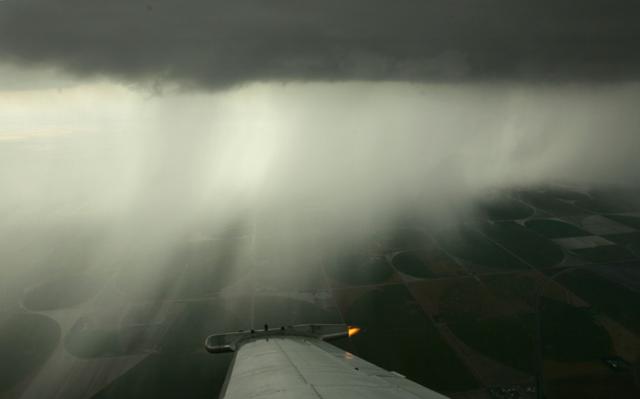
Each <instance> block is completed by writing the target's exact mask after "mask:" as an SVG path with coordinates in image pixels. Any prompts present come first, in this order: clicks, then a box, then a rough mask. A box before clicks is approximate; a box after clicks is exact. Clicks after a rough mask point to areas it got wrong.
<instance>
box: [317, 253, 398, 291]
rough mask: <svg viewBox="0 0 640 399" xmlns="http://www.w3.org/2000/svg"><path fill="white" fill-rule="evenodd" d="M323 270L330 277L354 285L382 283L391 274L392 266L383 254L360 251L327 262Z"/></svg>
mask: <svg viewBox="0 0 640 399" xmlns="http://www.w3.org/2000/svg"><path fill="white" fill-rule="evenodd" d="M325 270H326V271H327V274H328V276H329V277H330V278H332V279H334V280H336V281H339V282H341V283H344V284H347V285H354V286H355V285H369V284H377V283H384V282H385V281H387V280H389V279H390V278H391V276H392V275H393V268H392V267H391V265H389V263H388V262H387V259H386V258H385V257H384V256H369V255H366V254H360V253H356V254H350V255H346V256H343V257H340V258H338V259H336V260H335V261H333V262H329V264H328V265H327V266H326V268H325Z"/></svg>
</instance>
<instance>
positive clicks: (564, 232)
mask: <svg viewBox="0 0 640 399" xmlns="http://www.w3.org/2000/svg"><path fill="white" fill-rule="evenodd" d="M525 226H526V227H527V228H528V229H529V230H532V231H534V232H536V233H538V234H540V235H542V236H544V237H547V238H566V237H582V236H588V235H591V234H590V233H587V232H586V231H584V230H582V229H580V228H578V227H576V226H574V225H572V224H569V223H564V222H561V221H558V220H546V219H537V220H529V221H527V222H526V223H525Z"/></svg>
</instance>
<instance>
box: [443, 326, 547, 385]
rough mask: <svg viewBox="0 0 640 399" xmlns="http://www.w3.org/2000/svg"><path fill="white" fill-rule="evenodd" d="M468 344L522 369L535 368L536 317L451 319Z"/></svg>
mask: <svg viewBox="0 0 640 399" xmlns="http://www.w3.org/2000/svg"><path fill="white" fill-rule="evenodd" d="M448 325H449V328H451V330H452V331H453V333H454V334H455V335H456V336H457V337H458V338H459V339H460V340H462V341H463V342H464V343H465V344H467V345H468V346H469V347H471V348H473V349H475V350H477V351H478V352H480V353H482V354H484V355H486V356H488V357H490V358H492V359H495V360H497V361H499V362H500V363H503V364H505V365H507V366H510V367H513V368H515V369H518V370H520V371H523V372H533V371H534V370H535V363H534V361H535V359H536V357H535V339H534V338H535V335H534V334H535V331H536V330H535V317H534V316H533V315H532V314H525V315H518V316H511V317H500V318H489V319H474V318H469V319H467V320H464V321H463V320H459V321H457V322H455V323H449V324H448Z"/></svg>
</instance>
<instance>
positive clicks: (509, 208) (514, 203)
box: [479, 197, 534, 220]
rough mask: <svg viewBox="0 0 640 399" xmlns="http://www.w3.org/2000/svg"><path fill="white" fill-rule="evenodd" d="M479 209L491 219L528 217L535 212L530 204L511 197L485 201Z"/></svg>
mask: <svg viewBox="0 0 640 399" xmlns="http://www.w3.org/2000/svg"><path fill="white" fill-rule="evenodd" d="M479 209H480V212H481V214H483V215H485V216H486V217H487V218H489V219H491V220H517V219H526V218H528V217H529V216H531V215H533V213H534V210H533V208H531V207H530V206H528V205H526V204H523V203H522V202H520V201H518V200H515V199H513V198H509V197H499V198H495V199H493V200H489V201H484V202H482V203H481V204H480V205H479Z"/></svg>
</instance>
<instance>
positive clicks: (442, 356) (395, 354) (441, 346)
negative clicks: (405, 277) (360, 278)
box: [345, 285, 478, 390]
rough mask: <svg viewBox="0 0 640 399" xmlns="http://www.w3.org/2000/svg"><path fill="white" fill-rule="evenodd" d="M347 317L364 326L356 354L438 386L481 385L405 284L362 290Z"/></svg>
mask: <svg viewBox="0 0 640 399" xmlns="http://www.w3.org/2000/svg"><path fill="white" fill-rule="evenodd" d="M345 317H346V319H347V320H346V321H347V322H349V323H352V324H354V325H358V326H362V327H363V328H364V331H363V332H362V333H360V334H358V335H356V336H355V337H354V338H353V340H352V341H353V342H352V344H353V347H354V348H355V349H354V350H355V353H356V354H357V355H358V356H362V357H363V358H364V359H366V360H369V361H371V362H373V363H375V364H377V365H379V366H381V367H383V368H386V369H388V370H395V371H397V372H399V373H401V374H403V375H406V376H407V377H408V378H410V379H412V380H414V381H417V382H419V383H421V384H425V385H426V386H429V387H431V388H434V389H440V390H467V389H472V388H475V387H477V386H478V385H477V382H476V381H475V379H474V378H473V376H472V375H471V373H470V372H469V370H468V369H467V368H466V367H465V366H464V364H463V363H462V362H461V361H460V359H459V358H458V357H457V355H456V353H455V352H454V351H453V350H452V349H451V347H449V345H448V344H447V343H446V341H445V340H444V339H443V338H442V336H441V335H440V333H439V332H438V330H437V329H436V327H435V326H434V325H433V323H432V322H431V321H430V320H428V319H427V318H426V316H425V315H424V313H423V311H422V309H420V307H419V306H418V305H417V304H416V303H415V301H414V300H413V298H412V297H411V295H410V294H409V291H408V290H407V289H406V288H405V287H404V286H401V285H394V286H385V287H381V288H379V289H376V290H374V291H371V292H369V293H366V294H364V295H363V296H362V297H360V298H359V299H358V300H357V301H356V302H355V303H354V304H353V305H352V306H351V307H350V308H349V310H348V312H347V315H346V316H345Z"/></svg>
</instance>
